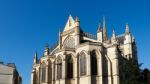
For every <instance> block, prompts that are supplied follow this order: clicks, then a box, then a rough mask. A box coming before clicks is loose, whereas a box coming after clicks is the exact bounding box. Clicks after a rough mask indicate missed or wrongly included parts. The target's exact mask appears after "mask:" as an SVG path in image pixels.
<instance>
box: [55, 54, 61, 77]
mask: <svg viewBox="0 0 150 84" xmlns="http://www.w3.org/2000/svg"><path fill="white" fill-rule="evenodd" d="M56 70H57V73H56V78H57V79H61V78H62V58H61V57H60V56H58V57H57V59H56Z"/></svg>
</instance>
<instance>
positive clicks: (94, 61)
mask: <svg viewBox="0 0 150 84" xmlns="http://www.w3.org/2000/svg"><path fill="white" fill-rule="evenodd" d="M91 75H97V57H96V52H95V51H92V52H91Z"/></svg>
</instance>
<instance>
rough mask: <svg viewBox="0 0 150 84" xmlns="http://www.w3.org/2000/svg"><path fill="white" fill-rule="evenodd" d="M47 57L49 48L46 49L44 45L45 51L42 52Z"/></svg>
mask: <svg viewBox="0 0 150 84" xmlns="http://www.w3.org/2000/svg"><path fill="white" fill-rule="evenodd" d="M48 55H49V48H48V44H46V46H45V50H44V56H48Z"/></svg>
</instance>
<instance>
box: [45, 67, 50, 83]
mask: <svg viewBox="0 0 150 84" xmlns="http://www.w3.org/2000/svg"><path fill="white" fill-rule="evenodd" d="M48 82H49V81H48V65H46V83H47V84H48Z"/></svg>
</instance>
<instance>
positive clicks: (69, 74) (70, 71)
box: [66, 55, 73, 78]
mask: <svg viewBox="0 0 150 84" xmlns="http://www.w3.org/2000/svg"><path fill="white" fill-rule="evenodd" d="M66 63H67V78H73V59H72V56H71V55H67V61H66Z"/></svg>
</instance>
